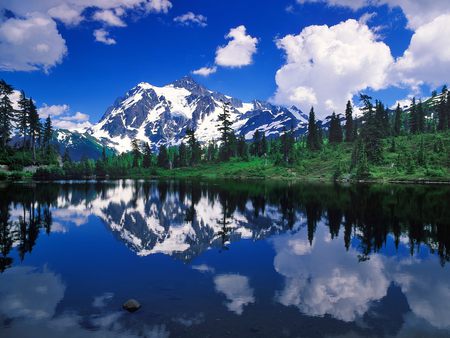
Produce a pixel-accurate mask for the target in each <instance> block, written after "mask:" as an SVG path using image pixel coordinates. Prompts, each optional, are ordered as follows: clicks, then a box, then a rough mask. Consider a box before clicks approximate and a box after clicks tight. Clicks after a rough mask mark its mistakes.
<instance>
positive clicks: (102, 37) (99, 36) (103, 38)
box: [94, 29, 116, 45]
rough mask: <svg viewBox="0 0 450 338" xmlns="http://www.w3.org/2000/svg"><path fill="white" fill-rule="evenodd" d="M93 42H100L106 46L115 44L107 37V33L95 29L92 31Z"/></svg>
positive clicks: (114, 41)
mask: <svg viewBox="0 0 450 338" xmlns="http://www.w3.org/2000/svg"><path fill="white" fill-rule="evenodd" d="M94 37H95V41H98V42H102V43H104V44H106V45H114V44H116V40H114V39H113V38H111V37H109V33H108V32H107V31H105V30H104V29H96V30H95V31H94Z"/></svg>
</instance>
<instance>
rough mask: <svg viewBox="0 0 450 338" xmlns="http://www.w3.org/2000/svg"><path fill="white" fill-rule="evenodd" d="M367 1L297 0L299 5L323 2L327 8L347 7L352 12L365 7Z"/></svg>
mask: <svg viewBox="0 0 450 338" xmlns="http://www.w3.org/2000/svg"><path fill="white" fill-rule="evenodd" d="M368 1H369V0H297V2H298V3H299V4H304V3H307V2H313V3H317V2H323V3H326V4H327V5H329V6H340V7H349V8H351V9H353V10H357V9H360V8H362V7H365V6H367V3H368Z"/></svg>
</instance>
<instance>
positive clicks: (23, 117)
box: [15, 90, 30, 149]
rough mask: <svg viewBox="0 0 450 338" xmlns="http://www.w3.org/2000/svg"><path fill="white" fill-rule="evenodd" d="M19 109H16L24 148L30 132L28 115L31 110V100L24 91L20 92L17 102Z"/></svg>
mask: <svg viewBox="0 0 450 338" xmlns="http://www.w3.org/2000/svg"><path fill="white" fill-rule="evenodd" d="M17 104H18V106H19V109H18V110H17V111H16V119H15V120H16V122H17V130H18V131H19V135H22V138H23V144H22V146H23V148H24V149H25V143H26V138H27V134H28V116H29V110H30V101H29V100H28V99H27V97H26V96H25V93H24V91H23V90H22V91H21V92H20V97H19V101H18V102H17Z"/></svg>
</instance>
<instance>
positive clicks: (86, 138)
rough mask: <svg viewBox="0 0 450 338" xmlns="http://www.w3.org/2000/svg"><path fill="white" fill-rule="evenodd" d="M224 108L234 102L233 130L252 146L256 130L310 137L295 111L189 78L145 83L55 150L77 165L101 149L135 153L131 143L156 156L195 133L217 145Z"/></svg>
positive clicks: (66, 134)
mask: <svg viewBox="0 0 450 338" xmlns="http://www.w3.org/2000/svg"><path fill="white" fill-rule="evenodd" d="M223 102H229V103H230V108H231V112H230V113H231V120H232V122H233V124H232V128H233V129H234V131H235V133H236V135H237V136H240V135H244V137H245V138H246V139H247V140H250V139H251V138H252V137H253V134H254V132H255V131H256V130H258V129H259V130H260V131H264V133H265V134H266V136H267V137H268V138H273V137H278V136H279V135H280V134H281V133H282V131H283V129H284V128H286V129H290V128H291V127H293V128H294V130H295V133H296V134H297V135H301V134H303V133H305V131H306V127H307V120H308V116H307V115H306V114H304V113H303V112H302V111H301V110H300V109H298V108H296V107H294V106H293V107H291V108H286V107H282V106H277V105H273V104H271V103H269V102H266V101H260V100H254V101H252V102H243V101H241V100H239V99H237V98H234V97H231V96H228V95H225V94H222V93H219V92H216V91H212V90H209V89H207V88H205V87H204V86H202V85H200V84H198V83H197V82H195V81H194V80H193V79H192V78H191V77H189V76H185V77H183V78H181V79H179V80H177V81H175V82H172V83H170V84H168V85H165V86H163V87H157V86H154V85H151V84H149V83H146V82H141V83H139V84H138V85H137V86H135V87H133V88H132V89H130V90H129V91H128V92H127V93H125V95H124V96H122V97H119V98H117V99H116V100H115V102H114V104H113V105H112V106H110V107H109V108H108V109H107V110H106V112H105V113H104V115H103V116H102V118H101V119H100V121H99V122H98V123H97V124H95V125H94V126H92V127H91V128H88V129H86V130H84V131H83V132H80V131H69V130H64V129H58V130H56V131H55V135H54V138H53V139H54V141H53V142H54V144H55V145H56V146H57V147H58V148H59V151H60V152H61V153H63V152H64V151H65V150H66V149H67V151H68V152H69V154H70V156H71V157H72V159H74V160H79V159H81V158H82V157H88V158H97V157H99V156H100V154H101V151H102V147H103V146H106V147H107V148H109V149H110V150H111V151H114V152H117V153H122V152H127V151H130V150H131V141H132V140H133V139H137V140H138V141H140V142H147V143H149V144H150V146H151V148H152V149H153V150H157V149H158V148H159V147H160V146H161V145H163V144H164V145H166V146H173V145H179V144H180V143H181V142H182V141H183V139H184V137H185V134H186V129H187V128H191V129H194V130H195V133H196V137H197V138H198V139H199V141H200V142H201V143H203V144H205V143H207V142H209V141H212V140H217V138H218V135H219V132H218V124H219V122H218V115H219V114H220V113H221V112H222V111H223Z"/></svg>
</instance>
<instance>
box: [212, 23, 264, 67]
mask: <svg viewBox="0 0 450 338" xmlns="http://www.w3.org/2000/svg"><path fill="white" fill-rule="evenodd" d="M225 38H226V39H229V40H230V41H229V42H228V44H226V45H225V46H221V47H219V48H217V50H216V64H217V65H219V66H222V67H243V66H248V65H250V64H252V62H253V55H254V54H255V53H256V45H257V44H258V39H257V38H254V37H252V36H250V35H249V34H247V29H246V28H245V26H243V25H241V26H238V27H236V28H232V29H230V32H229V33H228V34H227V35H226V36H225Z"/></svg>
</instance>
